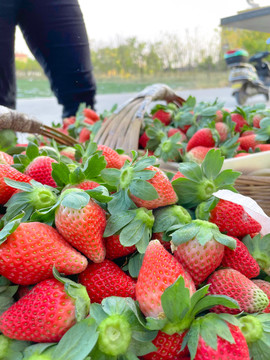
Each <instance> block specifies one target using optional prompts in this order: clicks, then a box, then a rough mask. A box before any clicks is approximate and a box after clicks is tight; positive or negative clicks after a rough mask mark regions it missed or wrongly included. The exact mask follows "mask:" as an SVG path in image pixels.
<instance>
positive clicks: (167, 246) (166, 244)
mask: <svg viewBox="0 0 270 360" xmlns="http://www.w3.org/2000/svg"><path fill="white" fill-rule="evenodd" d="M162 236H163V232H158V233H153V234H152V240H156V239H157V240H159V242H160V243H161V244H162V245H163V246H164V248H165V249H166V250H167V251H171V242H170V241H164V240H163V239H162Z"/></svg>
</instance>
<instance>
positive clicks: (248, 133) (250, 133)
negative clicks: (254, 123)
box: [241, 130, 255, 137]
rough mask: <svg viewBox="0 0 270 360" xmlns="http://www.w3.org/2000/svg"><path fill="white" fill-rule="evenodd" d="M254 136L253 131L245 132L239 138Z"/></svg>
mask: <svg viewBox="0 0 270 360" xmlns="http://www.w3.org/2000/svg"><path fill="white" fill-rule="evenodd" d="M254 134H255V131H254V130H246V131H243V132H242V134H241V137H243V136H249V135H254Z"/></svg>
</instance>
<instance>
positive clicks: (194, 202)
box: [172, 149, 240, 208]
mask: <svg viewBox="0 0 270 360" xmlns="http://www.w3.org/2000/svg"><path fill="white" fill-rule="evenodd" d="M223 161H224V157H223V156H221V152H220V150H215V149H212V150H210V151H208V153H207V155H206V157H205V158H204V160H203V162H202V164H201V166H199V165H198V164H196V163H195V162H183V163H181V164H180V166H179V170H180V171H181V173H182V174H183V175H184V176H185V177H182V178H178V179H175V180H174V181H173V182H172V185H173V188H174V190H175V192H176V194H177V196H178V204H180V205H182V206H185V207H187V208H194V207H196V206H198V205H199V204H200V203H201V202H203V201H206V200H208V199H209V198H211V196H212V195H213V193H214V192H216V191H218V190H221V189H228V190H232V191H236V190H235V189H234V187H233V185H234V182H235V180H236V179H237V177H238V176H239V175H240V173H239V172H236V171H232V170H223V171H221V169H222V165H223Z"/></svg>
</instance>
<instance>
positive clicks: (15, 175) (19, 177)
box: [0, 164, 32, 205]
mask: <svg viewBox="0 0 270 360" xmlns="http://www.w3.org/2000/svg"><path fill="white" fill-rule="evenodd" d="M4 178H8V179H11V180H15V181H20V182H26V183H29V182H30V181H31V180H32V178H31V177H30V176H28V175H25V174H22V173H21V172H20V171H18V170H16V169H14V168H13V167H11V166H10V165H7V164H0V204H1V205H4V204H5V203H6V202H7V201H8V200H9V199H10V198H11V196H12V195H13V194H14V192H15V190H16V189H14V188H12V187H10V186H8V185H7V184H6V183H5V180H4Z"/></svg>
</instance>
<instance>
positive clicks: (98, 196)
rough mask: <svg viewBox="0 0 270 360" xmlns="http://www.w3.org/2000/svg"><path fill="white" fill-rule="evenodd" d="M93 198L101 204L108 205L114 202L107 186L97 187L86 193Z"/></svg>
mask: <svg viewBox="0 0 270 360" xmlns="http://www.w3.org/2000/svg"><path fill="white" fill-rule="evenodd" d="M85 192H86V193H87V194H88V195H90V197H91V198H93V199H95V200H97V201H99V202H101V203H107V202H109V201H110V200H112V198H113V197H112V196H110V194H109V191H108V189H107V188H106V187H105V186H97V187H96V188H94V189H91V190H86V191H85Z"/></svg>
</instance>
